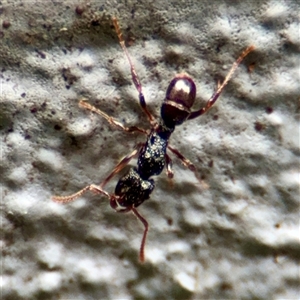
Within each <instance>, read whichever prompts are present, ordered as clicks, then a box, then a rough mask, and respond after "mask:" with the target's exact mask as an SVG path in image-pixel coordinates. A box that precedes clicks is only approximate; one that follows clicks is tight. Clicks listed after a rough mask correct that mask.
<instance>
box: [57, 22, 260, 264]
mask: <svg viewBox="0 0 300 300" xmlns="http://www.w3.org/2000/svg"><path fill="white" fill-rule="evenodd" d="M113 23H114V26H115V30H116V32H117V35H118V38H119V42H120V45H121V47H122V49H123V50H124V52H125V55H126V57H127V59H128V61H129V64H130V68H131V76H132V81H133V83H134V85H135V87H136V89H137V91H138V93H139V102H140V106H141V108H142V109H143V111H144V112H145V114H146V116H147V118H148V120H149V122H150V125H151V130H150V132H148V131H146V130H144V129H141V128H139V127H135V126H133V127H126V126H124V125H123V124H121V123H120V122H118V121H117V120H115V119H114V118H112V117H110V116H108V115H107V114H105V113H104V112H103V111H101V110H100V109H97V108H95V107H94V106H92V105H90V104H89V103H87V102H86V101H83V100H81V101H79V106H80V107H82V108H85V109H88V110H91V111H93V112H95V113H97V114H99V115H101V116H102V117H104V118H105V119H106V120H107V121H108V122H109V123H110V124H112V125H114V126H116V127H117V128H119V129H122V130H124V131H127V132H140V133H143V134H147V140H146V142H145V143H142V144H139V145H137V147H136V148H135V149H134V151H133V152H132V153H130V154H129V155H127V156H125V157H124V158H123V159H122V160H121V161H120V162H119V164H118V165H117V166H116V167H115V168H114V169H113V171H112V172H111V173H110V174H109V176H107V177H106V179H105V180H104V181H103V182H102V183H101V184H100V185H95V184H91V185H88V186H86V187H85V188H83V189H82V190H80V191H78V192H77V193H75V194H73V195H70V196H54V197H52V199H53V200H54V201H56V202H59V203H66V202H70V201H73V200H75V199H76V198H78V197H79V196H81V195H82V194H83V193H85V192H86V191H93V192H95V193H100V194H103V195H105V196H106V197H108V198H109V200H110V205H111V207H112V208H113V209H115V210H116V211H117V212H128V211H132V212H133V214H134V215H135V216H136V217H137V218H138V219H139V220H140V221H141V222H142V223H143V225H144V234H143V238H142V242H141V247H140V256H139V257H140V261H141V262H143V261H144V248H145V243H146V237H147V232H148V228H149V226H148V222H147V221H146V219H145V218H143V217H142V216H141V215H140V213H139V212H138V211H137V209H136V208H137V207H138V206H139V205H141V204H142V203H143V202H144V201H145V200H147V199H149V197H150V194H151V193H152V191H153V190H154V187H155V184H154V180H153V178H152V177H153V176H157V175H159V174H160V173H161V172H162V171H163V169H164V168H166V172H167V175H168V177H169V178H172V177H173V171H172V160H171V158H170V157H169V155H168V150H169V151H170V152H172V154H174V155H175V156H176V157H177V158H179V159H180V160H181V161H182V163H183V164H184V165H185V166H186V167H187V168H189V169H190V170H191V171H193V172H194V173H195V175H196V177H197V178H198V176H197V172H196V167H195V166H194V165H193V164H192V163H191V162H190V161H189V160H188V159H186V158H185V157H184V156H183V155H182V154H181V153H180V152H179V151H178V150H176V149H175V148H173V147H171V146H170V145H169V144H168V142H169V138H170V136H171V134H172V133H173V131H174V130H175V127H176V126H178V125H180V124H182V123H183V122H185V121H186V120H191V119H194V118H197V117H198V116H200V115H202V114H204V113H205V112H206V111H207V110H208V109H209V108H210V107H211V106H212V105H213V104H214V103H215V102H216V100H217V99H218V97H219V95H220V93H221V92H222V90H223V89H224V87H225V86H226V85H227V83H228V81H229V80H230V78H231V77H232V75H233V73H234V72H235V70H236V69H237V67H238V65H239V64H240V63H241V61H242V60H243V59H244V58H245V57H246V56H247V55H248V54H249V53H250V52H251V51H252V50H253V49H254V47H253V46H250V47H248V48H247V49H246V50H245V51H244V52H242V54H241V55H240V56H239V57H238V59H237V60H236V61H235V62H234V64H233V66H232V67H231V69H230V71H229V73H228V74H227V76H226V77H225V79H224V81H223V83H222V84H219V85H218V88H217V90H216V91H215V93H214V94H213V95H212V96H211V98H210V99H209V100H208V101H207V104H206V106H205V107H203V108H201V109H199V110H195V111H191V110H190V109H191V107H192V106H193V104H194V102H195V97H196V85H195V83H194V81H193V80H192V78H191V77H190V76H188V75H187V74H185V73H182V74H178V75H176V76H175V77H174V78H173V79H172V80H171V82H170V84H169V87H168V89H167V92H166V98H165V100H164V101H163V103H162V106H161V112H160V120H159V121H156V120H155V118H154V117H153V115H152V114H151V113H150V112H149V110H148V108H147V105H146V102H145V98H144V95H143V92H142V85H141V83H140V81H139V78H138V76H137V73H136V71H135V69H134V66H133V63H132V62H131V59H130V56H129V54H128V51H127V48H126V46H125V42H124V39H123V36H122V33H121V30H120V27H119V24H118V22H117V19H116V18H113ZM132 158H137V167H133V168H131V169H130V170H129V171H128V172H127V173H126V174H125V175H123V176H122V177H121V178H120V179H119V181H118V183H117V185H116V188H115V192H114V194H110V193H108V192H107V191H105V190H104V186H105V185H106V184H107V183H108V182H109V181H110V180H111V179H112V177H114V176H115V175H116V174H117V173H119V172H120V171H121V170H122V169H123V168H124V167H125V166H126V165H127V164H128V163H129V162H130V160H131V159H132Z"/></svg>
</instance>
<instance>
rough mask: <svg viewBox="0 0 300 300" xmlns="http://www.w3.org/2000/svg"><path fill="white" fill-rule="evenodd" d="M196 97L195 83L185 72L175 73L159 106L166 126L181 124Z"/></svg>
mask: <svg viewBox="0 0 300 300" xmlns="http://www.w3.org/2000/svg"><path fill="white" fill-rule="evenodd" d="M195 97H196V85H195V83H194V81H193V80H192V78H191V77H190V76H188V75H187V74H185V73H182V74H178V75H176V76H175V77H174V78H173V79H172V81H171V82H170V84H169V87H168V89H167V92H166V98H165V100H164V102H163V105H162V107H161V117H162V119H163V121H164V123H165V124H166V125H167V126H170V127H175V126H176V125H180V124H182V123H183V122H184V121H185V120H186V119H187V117H188V116H189V114H190V108H191V107H192V106H193V104H194V101H195Z"/></svg>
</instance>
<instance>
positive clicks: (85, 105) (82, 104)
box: [79, 99, 147, 134]
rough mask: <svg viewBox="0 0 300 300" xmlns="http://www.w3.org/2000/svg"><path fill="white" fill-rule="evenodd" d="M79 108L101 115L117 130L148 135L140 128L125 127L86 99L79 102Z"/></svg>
mask: <svg viewBox="0 0 300 300" xmlns="http://www.w3.org/2000/svg"><path fill="white" fill-rule="evenodd" d="M79 106H80V107H81V108H85V109H88V110H90V111H92V112H95V113H97V114H98V115H100V116H102V117H103V118H105V119H106V121H107V122H108V123H109V124H111V125H114V126H116V127H117V128H119V129H122V130H124V131H126V132H141V133H144V134H147V131H146V130H145V129H142V128H139V127H136V126H130V127H126V126H124V125H123V124H122V123H120V122H119V121H117V120H116V119H114V118H113V117H110V116H109V115H107V114H106V113H104V112H103V111H102V110H100V109H98V108H96V107H95V106H93V105H91V104H89V103H87V102H86V101H85V99H82V100H80V101H79Z"/></svg>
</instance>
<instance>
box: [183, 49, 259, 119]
mask: <svg viewBox="0 0 300 300" xmlns="http://www.w3.org/2000/svg"><path fill="white" fill-rule="evenodd" d="M254 49H255V47H254V46H250V47H248V48H247V49H246V50H244V51H243V52H242V54H241V55H240V56H239V57H238V59H237V60H236V61H235V62H234V63H233V65H232V67H231V69H230V71H229V72H228V74H227V76H226V77H225V79H224V81H223V83H222V84H219V83H218V88H217V90H216V91H215V93H214V94H213V95H212V96H211V97H210V99H209V100H208V101H207V104H206V106H205V107H203V108H201V109H199V110H196V111H193V112H191V113H190V115H189V116H188V118H187V119H188V120H191V119H194V118H197V117H199V116H201V115H203V114H204V113H206V112H207V111H208V110H209V109H210V108H211V107H212V106H213V105H214V103H215V102H216V101H217V99H218V98H219V96H220V94H221V92H222V91H223V89H224V87H225V86H226V85H227V83H228V82H229V80H230V79H231V77H232V75H233V74H234V72H235V71H236V69H237V67H238V66H239V64H240V63H241V62H242V60H243V59H244V58H245V57H246V56H247V55H248V54H249V53H250V52H251V51H253V50H254Z"/></svg>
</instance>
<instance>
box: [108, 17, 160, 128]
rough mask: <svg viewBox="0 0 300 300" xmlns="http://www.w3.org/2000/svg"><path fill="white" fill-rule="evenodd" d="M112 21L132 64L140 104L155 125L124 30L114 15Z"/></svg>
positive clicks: (131, 69) (133, 78)
mask: <svg viewBox="0 0 300 300" xmlns="http://www.w3.org/2000/svg"><path fill="white" fill-rule="evenodd" d="M112 21H113V24H114V26H115V30H116V33H117V36H118V38H119V43H120V45H121V47H122V49H123V51H124V53H125V55H126V57H127V60H128V62H129V64H130V71H131V77H132V81H133V83H134V85H135V88H136V89H137V91H138V93H139V101H140V105H141V107H142V109H143V111H144V112H145V114H146V115H147V118H148V120H149V122H150V124H152V125H153V123H154V121H155V119H154V117H153V115H152V114H151V113H150V112H149V110H148V108H147V105H146V101H145V97H144V94H143V92H142V85H141V82H140V79H139V77H138V75H137V73H136V70H135V68H134V65H133V62H132V61H131V58H130V55H129V53H128V50H127V48H126V46H125V41H124V38H123V34H122V31H121V28H120V26H119V23H118V20H117V19H116V18H115V17H113V18H112Z"/></svg>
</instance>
